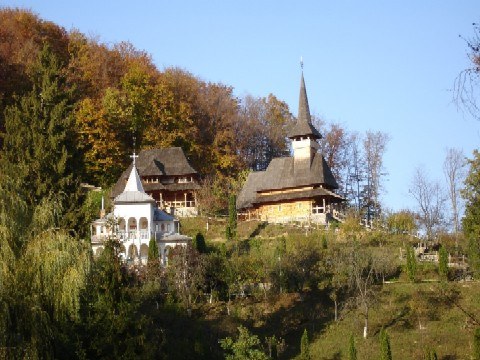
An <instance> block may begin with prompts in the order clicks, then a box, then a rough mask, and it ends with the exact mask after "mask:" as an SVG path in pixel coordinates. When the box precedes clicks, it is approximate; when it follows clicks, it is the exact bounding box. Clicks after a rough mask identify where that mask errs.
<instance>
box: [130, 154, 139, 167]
mask: <svg viewBox="0 0 480 360" xmlns="http://www.w3.org/2000/svg"><path fill="white" fill-rule="evenodd" d="M130 157H131V158H132V159H133V166H135V160H136V159H137V158H138V155H137V154H135V150H133V155H130Z"/></svg>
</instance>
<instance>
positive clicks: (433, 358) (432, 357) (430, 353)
mask: <svg viewBox="0 0 480 360" xmlns="http://www.w3.org/2000/svg"><path fill="white" fill-rule="evenodd" d="M425 360H438V356H437V352H436V351H435V350H433V349H430V350H427V351H426V352H425Z"/></svg>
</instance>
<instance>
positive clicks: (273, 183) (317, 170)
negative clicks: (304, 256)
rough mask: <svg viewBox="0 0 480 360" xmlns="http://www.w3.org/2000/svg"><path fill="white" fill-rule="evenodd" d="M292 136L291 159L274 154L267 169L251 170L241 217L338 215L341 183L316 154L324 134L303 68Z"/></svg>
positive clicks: (320, 220) (240, 201) (322, 218)
mask: <svg viewBox="0 0 480 360" xmlns="http://www.w3.org/2000/svg"><path fill="white" fill-rule="evenodd" d="M288 137H289V139H290V140H291V142H292V150H293V157H280V158H275V159H273V160H272V161H271V162H270V164H269V166H268V168H267V169H266V170H265V171H255V172H251V173H250V174H249V176H248V178H247V180H246V182H245V184H244V186H243V188H242V190H241V191H240V193H239V195H238V197H237V204H236V205H237V210H238V213H239V216H240V217H241V218H242V219H247V220H248V219H257V220H262V221H268V222H273V223H286V222H296V221H298V222H302V223H305V222H312V223H317V224H328V222H329V221H331V220H333V219H339V216H340V214H339V205H340V204H341V203H342V202H343V201H344V200H345V199H344V198H343V197H342V196H340V195H338V194H336V193H335V190H336V189H338V184H337V181H336V180H335V177H334V176H333V174H332V171H331V170H330V168H329V166H328V164H327V163H326V161H325V159H324V157H323V156H322V154H321V153H319V152H318V149H319V144H318V140H320V139H321V138H322V135H321V134H320V133H319V132H318V130H317V129H315V127H314V126H313V125H312V121H311V116H310V109H309V106H308V98H307V91H306V88H305V80H304V78H303V72H302V76H301V81H300V98H299V107H298V117H297V122H296V124H295V126H294V127H293V128H292V129H291V131H290V132H289V134H288Z"/></svg>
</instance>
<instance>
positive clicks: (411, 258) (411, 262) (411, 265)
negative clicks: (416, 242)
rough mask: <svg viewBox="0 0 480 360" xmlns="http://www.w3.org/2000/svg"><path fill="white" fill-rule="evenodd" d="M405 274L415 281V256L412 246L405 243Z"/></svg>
mask: <svg viewBox="0 0 480 360" xmlns="http://www.w3.org/2000/svg"><path fill="white" fill-rule="evenodd" d="M406 250H407V275H408V278H409V279H410V281H411V282H415V280H416V276H417V258H416V256H415V252H414V251H413V248H412V247H411V246H409V245H407V249H406Z"/></svg>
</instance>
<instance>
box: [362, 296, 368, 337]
mask: <svg viewBox="0 0 480 360" xmlns="http://www.w3.org/2000/svg"><path fill="white" fill-rule="evenodd" d="M364 307H365V325H364V327H363V338H364V339H366V338H367V335H368V306H367V305H366V304H365V305H364Z"/></svg>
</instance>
